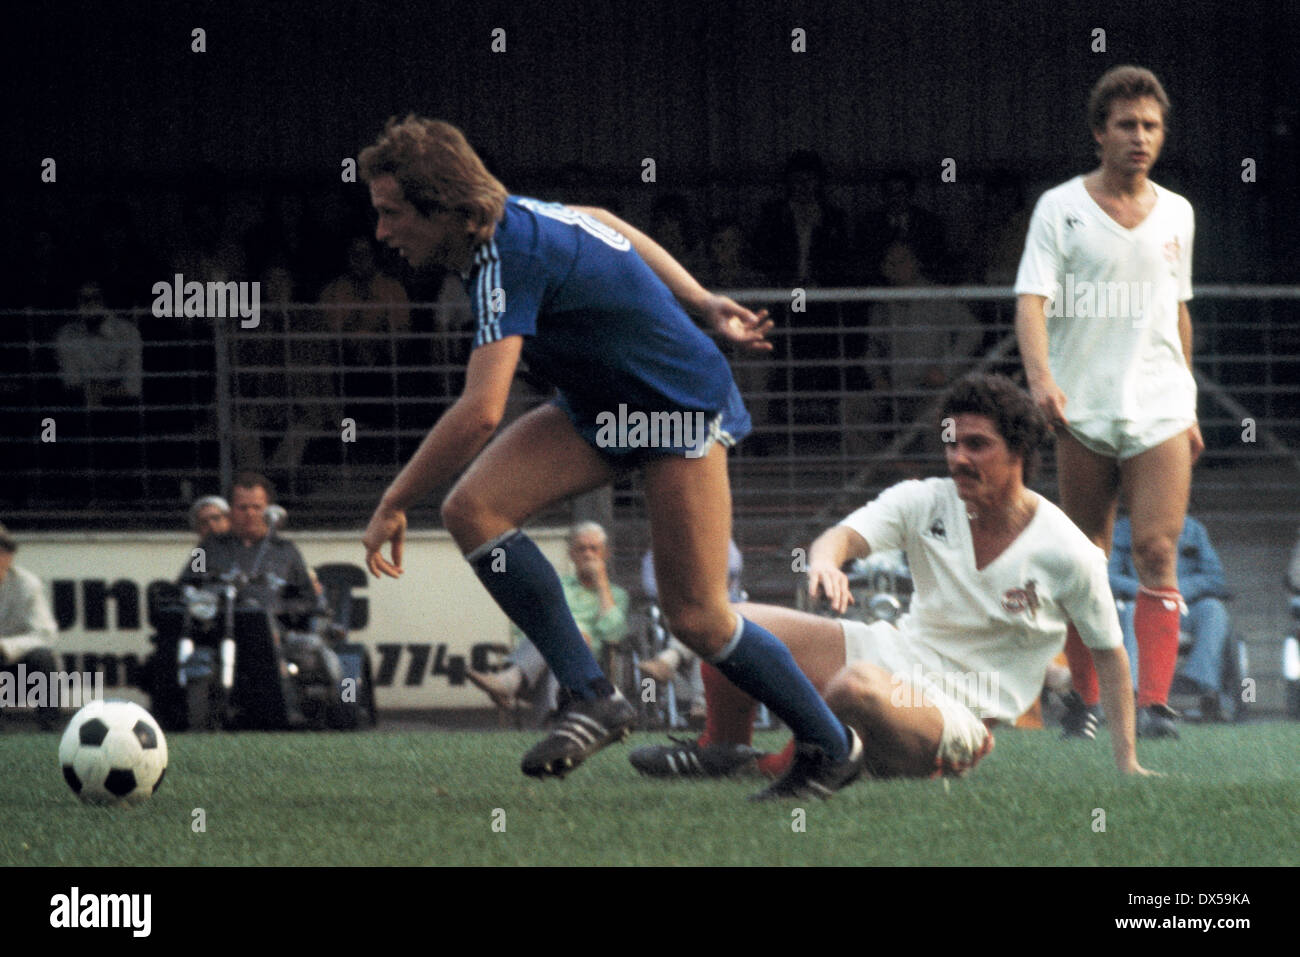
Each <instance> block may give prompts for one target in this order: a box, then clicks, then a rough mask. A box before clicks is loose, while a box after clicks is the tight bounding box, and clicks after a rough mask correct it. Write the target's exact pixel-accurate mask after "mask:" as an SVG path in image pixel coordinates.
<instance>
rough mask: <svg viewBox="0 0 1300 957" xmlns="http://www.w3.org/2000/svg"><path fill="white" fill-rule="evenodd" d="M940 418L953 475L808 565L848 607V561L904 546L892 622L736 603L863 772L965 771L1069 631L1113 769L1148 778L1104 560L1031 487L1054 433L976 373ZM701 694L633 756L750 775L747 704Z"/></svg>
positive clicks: (781, 760) (1029, 404) (896, 500)
mask: <svg viewBox="0 0 1300 957" xmlns="http://www.w3.org/2000/svg"><path fill="white" fill-rule="evenodd" d="M942 417H943V423H944V427H945V434H944V439H945V452H946V456H947V463H948V472H949V476H950V477H949V478H932V479H927V480H925V481H907V482H902V483H900V484H898V485H895V486H894V487H893V488H890V489H888V490H886V491H885V492H883V493H882V494H881V495H880V496H879V497H878V498H877V499H876V500H875V501H873V502H871V503H870V504H868V505H866V506H865V507H863V508H860V509H858V510H857V511H856V512H854V513H853V514H851V515H850V516H849V517H848V518H846V519H845V520H844V521H843V522H842V523H841V524H839V525H836V526H835V527H833V528H831V529H829V530H828V531H826V532H824V533H822V535H821V536H820V537H818V539H817V540H816V541H815V542H814V543H813V546H812V549H811V551H810V553H809V556H808V591H809V595H810V596H811V597H812V598H813V599H817V598H820V597H825V598H826V599H827V600H828V601H829V603H830V606H831V608H832V609H834V610H835V611H836V612H837V613H840V614H843V613H844V611H845V610H846V609H847V607H848V605H849V603H850V602H852V601H853V597H852V595H851V594H850V591H849V582H848V577H847V576H846V575H845V574H844V573H843V572H842V571H841V567H842V566H843V565H844V563H845V562H847V561H849V560H850V559H855V558H865V557H866V556H867V555H868V554H870V553H871V552H872V550H875V549H879V550H884V549H892V548H902V549H903V550H904V551H905V552H906V553H907V560H908V565H909V567H910V568H911V569H912V574H913V578H914V580H915V584H916V591H915V594H914V596H913V599H912V606H911V610H910V612H909V613H908V614H907V615H904V616H903V617H902V618H901V619H899V621H898V625H897V627H895V626H894V625H893V624H890V623H888V622H875V623H873V624H870V625H867V624H863V623H861V622H857V621H853V620H849V619H838V620H836V619H831V618H823V617H819V616H817V615H812V614H807V613H805V612H798V611H791V610H789V609H785V608H777V607H773V606H768V605H740V606H738V608H737V611H738V612H739V613H740V614H741V615H743V616H744V617H745V618H747V619H749V620H751V621H755V622H757V623H759V624H760V625H762V626H763V627H764V628H766V629H768V630H769V631H771V632H772V633H773V634H774V635H776V636H777V637H778V638H780V639H781V640H782V641H783V642H785V644H786V645H787V646H788V647H789V648H790V650H791V652H792V653H793V654H794V657H795V660H796V661H797V662H798V663H799V666H800V667H801V668H802V669H803V670H804V672H805V673H806V674H807V675H808V677H809V678H810V679H811V680H812V682H813V684H814V685H816V686H817V688H818V689H820V690H821V692H822V694H823V695H825V697H826V701H827V703H828V704H829V705H830V706H831V710H833V711H834V712H835V713H836V714H837V715H839V716H840V717H842V718H843V719H844V720H845V721H846V722H847V723H848V724H849V725H850V726H851V727H852V728H854V729H855V730H856V731H857V732H858V734H859V735H860V736H861V737H862V740H863V743H864V746H865V748H866V752H867V769H868V770H869V771H870V772H871V773H872V774H874V775H877V776H882V777H883V776H905V777H921V776H930V775H935V774H956V775H959V774H962V773H964V772H965V771H966V770H968V769H970V768H971V767H973V766H974V765H975V764H976V762H978V761H979V760H980V758H982V757H983V756H984V755H986V754H988V753H989V751H991V750H992V749H993V735H992V733H991V732H990V730H989V726H991V725H993V724H995V723H997V722H1007V723H1013V722H1014V721H1015V720H1016V717H1017V716H1018V715H1020V714H1022V713H1023V712H1024V711H1025V709H1026V708H1028V707H1029V705H1030V704H1031V703H1032V702H1033V701H1034V699H1035V698H1037V696H1038V694H1039V692H1040V690H1041V689H1042V686H1043V676H1044V673H1045V672H1046V670H1047V666H1048V664H1049V663H1050V662H1051V660H1052V658H1053V656H1055V655H1056V654H1057V653H1058V652H1059V651H1060V650H1061V647H1062V645H1063V643H1064V642H1065V630H1066V625H1067V622H1070V621H1073V622H1074V624H1075V626H1076V627H1077V628H1078V631H1079V634H1080V636H1081V637H1082V638H1083V641H1084V642H1085V644H1086V645H1087V646H1088V647H1089V648H1090V650H1091V651H1092V657H1093V660H1094V661H1095V662H1096V667H1097V675H1098V679H1099V681H1100V683H1101V689H1102V693H1103V702H1104V704H1105V707H1106V713H1107V715H1108V716H1109V717H1110V733H1111V740H1112V744H1113V746H1114V751H1115V763H1116V765H1117V766H1118V767H1119V769H1120V770H1121V771H1122V772H1125V773H1129V774H1148V773H1150V772H1148V771H1146V770H1145V769H1144V768H1142V767H1141V765H1139V764H1138V760H1137V755H1136V753H1135V750H1134V729H1133V720H1134V718H1133V714H1134V705H1133V696H1132V691H1131V686H1130V683H1129V664H1128V656H1127V655H1126V654H1125V652H1124V646H1123V641H1122V637H1121V634H1120V628H1119V620H1118V618H1117V615H1116V612H1115V603H1114V600H1113V599H1112V598H1111V592H1110V586H1109V584H1108V582H1107V577H1106V556H1105V555H1104V554H1103V552H1102V551H1101V549H1099V548H1098V547H1097V546H1095V545H1093V544H1092V543H1091V542H1090V541H1088V539H1087V538H1086V537H1085V536H1084V535H1083V533H1082V532H1080V531H1079V530H1078V528H1076V527H1075V525H1074V523H1072V522H1071V521H1070V520H1069V519H1068V518H1066V516H1065V514H1064V513H1063V512H1062V511H1061V510H1060V509H1058V508H1057V507H1056V506H1055V505H1053V504H1052V503H1050V502H1048V501H1047V500H1046V499H1044V498H1043V497H1042V496H1040V495H1038V494H1037V493H1036V492H1033V491H1031V490H1030V489H1028V488H1026V487H1025V473H1026V471H1027V470H1030V469H1032V463H1033V460H1034V455H1035V452H1036V450H1037V448H1038V446H1039V444H1040V443H1041V442H1042V441H1043V439H1044V438H1045V437H1046V435H1047V425H1046V422H1045V420H1044V418H1043V416H1042V413H1041V412H1039V410H1038V408H1037V407H1036V405H1035V403H1034V401H1033V399H1031V398H1030V397H1029V395H1028V394H1027V393H1025V392H1024V391H1023V390H1022V389H1020V388H1018V387H1017V386H1016V385H1015V384H1014V383H1012V382H1011V381H1010V380H1009V379H1006V378H1005V377H1002V376H989V375H976V376H968V377H967V378H965V379H962V380H960V381H959V382H958V383H957V384H956V385H955V386H954V387H953V388H952V390H951V391H950V392H949V393H948V396H947V397H946V399H945V401H944V405H943V411H942ZM706 689H707V695H708V707H709V715H710V721H709V724H708V725H707V726H706V729H705V733H704V735H703V736H702V737H701V739H700V740H699V741H698V742H693V743H689V744H685V745H680V744H679V745H676V746H654V747H645V748H639V749H637V750H636V751H635V752H633V754H632V756H631V760H632V764H633V765H634V766H635V767H636V768H637V769H638V770H639V771H641V772H643V773H645V774H651V775H656V776H664V777H667V776H673V775H692V776H716V775H719V774H722V773H733V772H735V771H736V770H740V769H741V768H743V767H746V766H749V767H752V766H753V764H754V758H753V755H752V752H750V751H749V749H748V745H749V743H750V733H751V730H750V729H751V723H752V718H753V712H754V706H753V702H752V701H748V700H746V698H745V695H744V692H742V691H740V690H739V689H737V688H735V687H734V686H732V685H731V684H730V683H729V682H726V681H725V680H722V681H720V680H717V679H716V677H715V679H714V680H711V681H709V683H708V684H707V685H706ZM729 755H734V756H735V758H734V759H733V760H728V756H729ZM692 757H694V760H692ZM792 760H793V763H794V764H795V765H797V764H798V762H799V761H800V760H801V755H800V749H799V748H797V747H796V748H794V749H793V751H792V749H791V748H787V749H786V751H785V752H784V753H783V754H782V755H774V756H769V757H766V758H762V759H759V767H760V768H761V769H762V770H764V771H766V772H767V773H769V774H777V773H782V772H783V771H784V766H785V765H789V764H790V763H791V761H792Z"/></svg>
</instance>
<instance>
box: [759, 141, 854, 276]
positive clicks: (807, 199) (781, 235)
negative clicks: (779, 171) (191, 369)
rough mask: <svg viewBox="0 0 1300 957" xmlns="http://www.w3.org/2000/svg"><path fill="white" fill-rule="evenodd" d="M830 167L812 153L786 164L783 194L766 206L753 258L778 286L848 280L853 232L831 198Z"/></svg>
mask: <svg viewBox="0 0 1300 957" xmlns="http://www.w3.org/2000/svg"><path fill="white" fill-rule="evenodd" d="M826 179H827V176H826V166H825V164H824V163H823V162H822V159H821V157H820V156H818V155H817V154H816V153H814V152H812V151H811V150H797V151H795V152H794V153H792V154H791V155H790V158H789V159H788V160H786V164H785V170H784V174H783V187H784V192H783V195H782V196H781V198H780V199H775V200H773V201H772V202H770V203H768V204H767V205H766V206H764V207H763V210H762V212H761V213H760V214H759V225H758V230H757V232H755V234H754V240H753V248H754V257H755V260H756V262H757V263H758V267H759V269H761V270H762V271H763V272H764V273H765V274H766V275H767V277H768V279H769V280H770V281H771V282H772V283H774V284H775V285H778V286H836V285H839V284H840V283H841V282H842V281H843V274H844V269H843V263H844V255H845V251H846V250H845V247H846V245H847V238H848V229H847V227H846V226H845V218H844V214H843V213H842V212H841V211H840V210H839V209H837V208H836V207H835V206H833V205H831V203H830V201H829V200H828V199H827V198H826Z"/></svg>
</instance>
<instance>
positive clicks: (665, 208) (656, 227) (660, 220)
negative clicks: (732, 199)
mask: <svg viewBox="0 0 1300 957" xmlns="http://www.w3.org/2000/svg"><path fill="white" fill-rule="evenodd" d="M692 219H693V217H692V216H691V204H690V200H688V199H687V198H686V197H685V196H683V195H682V194H681V193H669V194H668V195H667V196H661V197H659V198H658V199H656V200H655V201H654V204H653V205H652V206H651V207H650V229H649V233H650V235H651V236H653V237H654V238H655V242H657V243H658V244H659V245H660V246H662V247H663V248H664V249H666V250H667V251H668V253H669V255H671V256H672V257H673V258H674V259H676V260H677V261H678V262H679V263H681V264H682V266H683V267H685V269H686V271H687V272H689V273H690V274H691V275H693V276H698V275H700V273H701V272H703V269H704V256H703V255H702V254H701V251H700V248H699V243H697V242H696V239H695V225H694V222H693V221H692Z"/></svg>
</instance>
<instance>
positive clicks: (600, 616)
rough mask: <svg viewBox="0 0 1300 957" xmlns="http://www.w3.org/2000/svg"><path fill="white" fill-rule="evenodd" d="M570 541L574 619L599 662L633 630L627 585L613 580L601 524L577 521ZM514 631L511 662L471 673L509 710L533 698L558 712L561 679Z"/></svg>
mask: <svg viewBox="0 0 1300 957" xmlns="http://www.w3.org/2000/svg"><path fill="white" fill-rule="evenodd" d="M568 544H569V561H570V562H572V563H573V574H570V575H564V576H562V577H561V578H560V584H561V585H563V586H564V598H565V601H566V603H567V604H568V606H569V611H570V612H572V613H573V620H574V621H575V622H577V624H578V629H579V630H580V631H581V632H582V637H583V638H585V639H586V640H587V644H588V645H590V646H591V650H592V653H593V654H594V655H595V656H596V658H597V659H598V660H599V659H600V658H601V653H602V651H603V650H604V647H605V645H607V644H613V643H617V642H619V641H622V639H623V637H624V636H625V635H626V634H627V609H628V594H627V589H625V588H621V587H620V586H618V585H612V584H610V581H609V571H608V567H607V566H608V563H609V540H608V536H606V534H605V530H604V529H603V528H601V526H600V525H598V524H596V523H595V522H582V523H580V524H578V525H575V526H574V527H573V528H572V529H571V530H570V531H569V536H568ZM510 631H511V635H512V636H513V638H514V640H515V653H514V656H513V660H512V662H511V663H510V665H508V666H507V667H506V669H505V670H504V671H500V672H496V673H493V672H489V671H475V670H474V669H472V668H471V669H469V670H468V671H467V672H466V677H468V678H469V680H470V681H471V682H472V683H473V684H474V685H475V686H476V687H477V688H479V689H480V690H481V691H483V692H484V693H486V694H487V695H488V697H490V698H491V699H492V701H493V703H494V704H495V705H496V706H497V707H498V708H501V709H503V710H513V709H515V708H517V707H518V705H519V699H521V698H529V699H531V700H532V701H533V703H534V704H535V705H537V706H538V707H539V708H544V709H545V711H547V712H549V711H553V710H554V709H555V707H556V695H557V692H558V688H559V686H558V683H557V682H556V681H555V678H554V676H553V675H552V674H551V673H550V670H549V669H548V668H547V666H546V661H545V660H544V659H543V658H542V655H541V653H540V652H539V651H538V650H537V648H536V647H535V646H534V645H533V643H532V642H531V641H529V640H528V639H527V638H526V637H525V636H524V634H523V632H521V631H520V630H519V629H518V628H517V627H516V626H514V625H511V629H510Z"/></svg>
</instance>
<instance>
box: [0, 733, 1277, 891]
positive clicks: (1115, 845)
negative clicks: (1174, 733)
mask: <svg viewBox="0 0 1300 957" xmlns="http://www.w3.org/2000/svg"><path fill="white" fill-rule="evenodd" d="M535 740H536V735H533V734H522V733H514V732H440V731H434V730H429V731H401V732H397V731H391V732H383V731H381V732H376V733H365V734H243V735H234V734H228V735H213V734H188V735H184V734H175V735H172V736H171V737H170V738H169V740H168V744H169V748H170V752H171V761H170V766H169V767H168V769H167V776H166V779H165V780H164V782H163V786H162V788H161V789H160V790H159V792H158V793H157V794H156V795H155V796H154V798H153V800H152V801H150V802H148V803H147V804H145V805H144V806H142V807H140V808H136V809H130V810H104V809H98V808H93V807H87V806H84V805H82V804H81V803H80V802H79V801H78V800H77V799H76V797H75V796H74V795H73V794H72V792H71V791H70V790H69V789H68V787H67V785H66V784H64V782H63V778H62V775H61V773H60V771H59V767H58V759H57V750H58V736H57V735H52V734H44V735H42V734H36V733H16V732H14V731H12V730H11V731H9V732H8V733H6V734H3V735H0V752H3V754H4V764H5V773H4V774H3V775H2V776H0V819H3V821H4V826H3V827H2V828H0V864H3V865H6V866H9V865H36V866H101V865H126V866H137V865H148V866H159V865H162V866H199V865H303V864H309V865H362V866H364V865H555V864H575V865H588V864H591V865H800V864H803V865H859V864H869V865H900V864H906V865H921V864H925V865H931V864H940V865H944V864H980V865H1065V864H1069V865H1080V864H1082V865H1188V866H1207V865H1208V866H1218V865H1246V866H1251V865H1293V864H1295V863H1296V848H1297V847H1300V768H1298V767H1297V759H1298V758H1300V724H1295V723H1282V722H1279V723H1259V724H1251V725H1244V726H1195V725H1189V726H1185V728H1184V735H1183V740H1182V741H1180V742H1176V743H1175V742H1150V743H1148V742H1139V754H1140V755H1141V759H1142V760H1143V762H1144V763H1145V764H1146V765H1147V766H1148V767H1151V768H1154V769H1157V770H1160V771H1162V772H1164V773H1165V775H1166V776H1165V777H1163V778H1160V779H1147V780H1124V779H1121V778H1120V777H1119V776H1118V775H1117V774H1116V772H1115V771H1114V769H1113V765H1112V763H1111V758H1110V743H1109V740H1108V739H1107V737H1106V735H1105V733H1104V732H1103V734H1102V735H1101V736H1100V737H1099V738H1098V740H1097V741H1095V742H1090V743H1082V742H1062V741H1060V740H1059V739H1058V738H1057V735H1056V733H1055V732H1051V731H1046V732H1044V731H1039V732H1029V731H1021V732H1016V731H1011V730H1006V731H1002V732H999V734H998V739H997V749H996V750H995V751H994V753H993V754H992V756H991V757H989V758H988V759H986V760H985V761H984V762H983V763H982V764H981V765H980V767H979V768H978V770H977V771H976V772H974V773H973V774H972V775H970V777H968V778H966V779H964V780H957V781H950V782H948V783H947V784H946V785H945V783H944V782H943V781H864V782H860V783H858V784H856V785H854V786H853V787H851V788H850V789H848V790H846V791H844V792H841V793H840V794H839V795H837V796H836V797H835V798H834V799H833V800H831V801H829V802H825V803H823V802H818V801H805V802H780V803H774V804H752V803H748V802H747V801H746V798H747V797H748V796H749V795H750V794H751V793H753V792H754V791H756V790H757V789H758V788H759V787H760V786H761V782H760V781H759V780H757V779H735V780H728V781H715V782H689V781H668V782H663V781H653V780H649V779H645V778H641V777H639V776H638V775H637V774H636V772H634V771H633V770H632V768H631V766H630V765H629V764H628V763H627V753H628V749H629V746H628V745H615V746H613V747H611V748H609V749H608V750H607V751H605V752H602V753H601V754H599V755H597V756H596V757H595V758H593V759H592V760H591V761H590V762H588V764H587V765H585V766H584V767H582V768H580V769H579V770H578V771H576V772H575V773H573V774H572V775H570V777H569V778H568V779H566V780H564V781H533V780H530V779H527V778H524V777H523V776H522V775H521V774H520V773H519V769H518V768H519V765H518V762H519V757H520V755H521V754H522V753H523V752H524V751H525V750H526V749H527V748H528V746H529V745H530V744H531V743H532V742H533V741H535ZM661 740H663V737H662V735H660V734H658V733H653V732H642V733H639V734H636V735H634V736H633V737H632V739H631V743H632V744H633V745H635V744H644V743H650V742H655V741H661ZM783 740H784V738H783V737H782V736H779V735H775V734H766V735H759V736H758V740H757V742H756V743H758V744H759V745H760V746H763V747H779V746H780V745H781V744H782V743H783ZM1103 815H1104V818H1103ZM199 824H202V829H198V825H199ZM1103 824H1104V830H1103V829H1102V827H1103Z"/></svg>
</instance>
